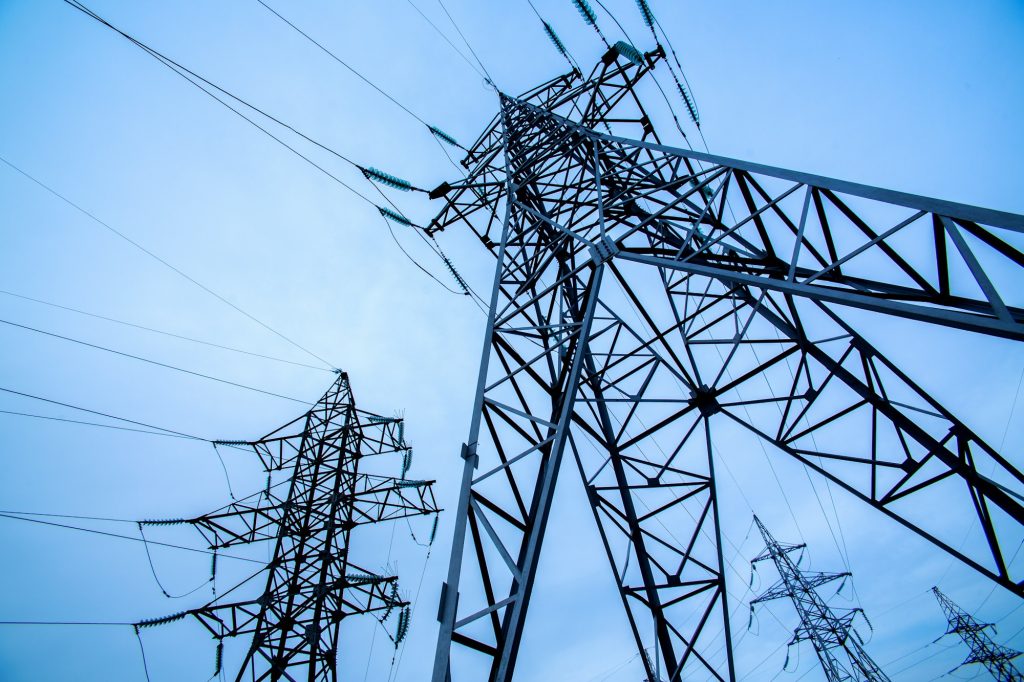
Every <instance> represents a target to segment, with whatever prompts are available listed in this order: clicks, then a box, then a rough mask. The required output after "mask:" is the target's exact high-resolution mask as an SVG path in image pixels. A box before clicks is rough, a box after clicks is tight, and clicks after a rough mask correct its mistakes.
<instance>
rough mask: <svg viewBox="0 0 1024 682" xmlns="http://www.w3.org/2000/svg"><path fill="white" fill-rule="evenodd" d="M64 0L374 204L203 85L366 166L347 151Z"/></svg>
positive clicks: (98, 16)
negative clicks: (293, 124)
mask: <svg viewBox="0 0 1024 682" xmlns="http://www.w3.org/2000/svg"><path fill="white" fill-rule="evenodd" d="M64 2H65V3H67V4H68V5H70V6H71V7H74V8H75V9H77V10H79V11H80V12H82V13H83V14H85V15H86V16H89V17H91V18H92V19H95V20H96V21H98V22H99V23H101V24H103V25H104V26H106V27H107V28H109V29H111V30H112V31H114V32H115V33H117V34H119V35H120V36H122V37H124V38H126V39H127V40H128V41H129V42H131V43H132V44H133V45H135V46H136V47H139V48H140V49H142V50H143V51H144V52H146V53H147V54H149V55H150V56H151V57H153V58H154V59H156V60H157V61H159V62H160V63H161V64H163V65H164V66H166V67H167V68H169V69H170V70H171V71H173V72H174V73H176V74H178V75H179V76H181V77H182V78H184V79H185V80H187V81H188V82H189V83H191V84H192V85H194V86H195V87H197V88H199V89H200V90H202V91H203V92H204V93H206V94H207V95H208V96H210V97H212V98H213V99H214V100H216V101H217V102H219V103H220V104H221V105H223V106H225V107H227V108H228V109H230V110H231V111H233V112H234V113H235V114H237V115H238V116H239V117H241V118H243V119H244V120H246V121H247V122H248V123H250V124H251V125H253V126H254V127H256V128H258V129H259V130H260V131H262V132H263V133H264V134H266V135H268V136H269V137H270V138H272V139H273V140H275V141H276V142H278V143H279V144H281V145H282V146H284V147H285V148H287V149H289V150H290V151H291V152H292V153H294V154H295V155H297V156H298V157H300V158H301V159H303V160H304V161H306V162H307V163H309V164H310V165H312V166H313V167H314V168H316V169H317V170H319V171H320V172H322V173H324V174H325V175H327V176H328V177H329V178H331V179H332V180H334V181H335V182H337V183H338V184H340V185H341V186H342V187H344V188H345V189H347V190H349V191H350V192H352V193H353V194H355V195H356V196H357V197H359V198H360V199H362V200H363V201H365V202H367V203H369V204H372V205H375V204H373V201H371V200H370V199H369V198H367V197H366V196H365V195H364V194H362V193H361V192H359V191H358V190H356V189H355V188H353V187H352V186H351V185H349V184H348V183H346V182H345V181H344V180H342V179H341V178H339V177H338V176H336V175H334V174H333V173H331V172H330V171H328V170H327V169H326V168H324V167H323V166H321V165H319V164H317V163H316V162H315V161H313V160H312V159H310V158H309V157H308V156H306V155H304V154H302V153H301V152H299V151H298V150H297V149H295V148H294V147H292V146H291V145H289V144H288V143H287V142H285V141H284V140H282V139H281V138H279V137H277V136H276V135H274V134H273V133H271V132H270V131H269V130H267V129H266V128H264V127H263V126H261V125H260V124H259V123H257V122H255V121H254V120H252V119H251V118H249V117H248V116H246V115H245V114H243V113H242V112H240V111H239V110H238V109H235V108H234V107H232V106H231V105H230V104H228V103H227V102H225V101H224V100H222V99H221V98H220V97H218V96H217V95H215V94H214V93H213V92H211V91H210V90H209V89H207V88H206V87H204V86H203V84H205V85H206V86H209V87H210V88H213V89H214V90H216V91H217V92H220V93H222V94H223V95H226V96H227V97H229V98H231V99H233V100H234V101H236V102H238V103H239V104H241V105H242V106H244V107H246V108H248V109H251V110H252V111H254V112H256V113H258V114H260V115H261V116H263V117H265V118H267V119H269V120H271V121H273V122H274V123H276V124H278V125H280V126H282V127H283V128H286V129H288V130H290V131H291V132H293V133H295V134H296V135H298V136H299V137H301V138H302V139H304V140H306V141H307V142H310V143H311V144H313V145H315V146H317V147H319V148H320V149H323V150H324V151H326V152H328V153H330V154H332V155H334V156H336V157H337V158H339V159H341V160H342V161H344V162H346V163H348V164H350V165H352V166H354V167H355V168H357V169H360V170H362V169H363V168H364V166H362V165H360V164H358V163H356V162H355V161H353V160H352V159H350V158H348V157H347V156H345V155H344V154H342V153H340V152H338V151H337V150H335V149H332V148H331V147H328V146H327V145H325V144H323V143H321V142H319V141H317V140H315V139H313V138H312V137H310V136H308V135H306V134H305V133H303V132H301V131H300V130H298V129H296V128H295V127H293V126H291V125H289V124H288V123H285V122H284V121H282V120H281V119H279V118H277V117H275V116H273V115H271V114H269V113H267V112H266V111H264V110H263V109H261V108H259V107H257V106H256V105H254V104H251V103H249V102H248V101H246V100H244V99H242V98H241V97H239V96H237V95H235V94H233V93H231V92H229V91H228V90H226V89H224V88H223V87H221V86H219V85H217V84H216V83H214V82H212V81H210V80H209V79H207V78H204V77H203V76H201V75H199V74H198V73H196V72H195V71H193V70H191V69H189V68H188V67H186V66H183V65H182V64H180V63H179V62H177V61H175V60H173V59H171V58H170V57H168V56H167V55H165V54H163V53H162V52H159V51H158V50H156V49H154V48H152V47H150V46H149V45H147V44H146V43H143V42H142V41H141V40H138V39H137V38H135V37H133V36H132V35H130V34H128V33H126V32H125V31H122V30H121V29H119V28H117V27H116V26H114V25H113V24H111V23H110V22H108V21H107V20H106V19H104V18H103V17H101V16H100V15H98V14H96V13H95V12H93V11H92V10H90V9H89V8H88V7H86V6H85V5H83V4H82V3H81V2H79V1H78V0H64Z"/></svg>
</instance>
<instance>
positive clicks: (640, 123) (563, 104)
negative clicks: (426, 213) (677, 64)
mask: <svg viewBox="0 0 1024 682" xmlns="http://www.w3.org/2000/svg"><path fill="white" fill-rule="evenodd" d="M644 57H645V60H646V61H645V62H644V63H643V64H639V65H638V64H634V63H633V62H631V61H629V60H628V59H624V58H619V55H618V54H617V53H616V52H615V50H614V49H612V50H611V51H609V52H608V54H606V55H605V58H604V59H602V60H601V62H599V63H598V64H597V66H595V67H594V69H593V71H592V72H591V73H590V75H589V76H588V77H586V78H581V77H580V74H579V73H578V72H570V73H567V74H565V75H562V76H559V77H558V78H555V79H553V80H551V81H549V82H547V83H545V84H543V85H541V86H539V87H536V88H533V89H532V90H530V91H527V92H525V93H523V94H522V95H520V99H522V100H523V101H528V102H531V103H533V104H535V105H537V106H539V107H541V108H543V109H545V110H548V111H558V112H561V113H563V114H564V115H566V116H569V117H571V118H573V119H574V120H576V121H579V122H580V123H582V124H583V125H588V126H596V125H599V124H601V123H602V122H603V121H605V120H606V119H608V118H609V116H610V114H611V112H612V111H613V110H615V109H616V108H617V107H619V105H620V104H623V102H624V100H626V103H627V104H630V105H633V106H634V107H635V109H631V113H630V114H624V115H623V119H622V120H621V121H620V123H634V124H636V127H637V130H638V132H639V133H640V134H641V135H643V136H644V137H647V136H648V135H655V132H654V128H653V127H652V126H651V123H650V120H649V119H648V118H647V114H646V112H645V111H644V109H643V107H642V106H641V105H640V102H639V100H638V99H636V95H635V94H634V93H633V86H635V85H636V83H638V82H639V81H640V80H642V79H643V78H644V77H645V76H646V75H647V74H648V73H649V72H650V71H651V70H652V69H653V68H654V67H655V65H656V64H657V62H658V60H660V59H663V58H664V53H663V51H662V50H660V49H658V50H655V51H653V52H650V53H648V54H646V55H644ZM502 136H503V131H502V128H501V119H500V117H495V118H494V119H493V120H492V121H491V122H490V124H489V125H488V126H487V128H486V129H485V130H484V133H483V134H482V135H481V136H480V138H478V139H477V141H476V142H475V143H474V144H473V145H472V146H471V147H470V148H469V150H468V151H467V154H466V157H465V159H464V160H463V161H462V165H463V166H464V167H465V168H466V169H467V171H468V174H467V176H466V177H465V179H463V180H460V181H458V182H452V183H450V184H449V183H444V184H443V185H441V186H440V187H438V188H437V189H435V190H434V191H433V192H431V198H440V197H444V200H445V205H444V208H442V209H441V211H440V212H439V213H438V215H437V216H436V217H435V218H434V219H433V220H432V221H431V222H430V224H429V225H428V227H427V231H428V232H429V233H432V234H433V233H436V232H440V231H443V230H444V229H445V228H446V227H448V226H450V225H453V224H457V223H465V224H466V225H468V226H469V227H470V229H472V230H473V231H474V232H475V233H476V234H477V236H478V237H479V238H480V239H481V240H483V242H484V244H485V245H486V246H488V248H490V249H491V250H492V251H494V249H495V247H496V242H495V241H494V237H495V234H496V230H497V229H499V228H500V224H501V216H500V210H499V206H500V203H501V200H502V198H503V194H504V189H505V179H506V178H505V160H504V157H503V146H502ZM655 139H657V138H655ZM481 224H482V225H483V227H480V225H481Z"/></svg>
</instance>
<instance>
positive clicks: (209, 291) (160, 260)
mask: <svg viewBox="0 0 1024 682" xmlns="http://www.w3.org/2000/svg"><path fill="white" fill-rule="evenodd" d="M0 161H2V162H3V163H4V164H6V165H7V166H9V167H10V168H12V169H13V170H15V171H17V172H18V173H20V174H21V175H23V176H24V177H26V178H28V179H29V180H31V181H32V182H34V183H35V184H37V185H39V186H40V187H42V188H43V189H45V190H46V191H47V192H49V193H50V194H52V195H53V196H55V197H57V198H58V199H60V200H61V201H63V202H64V203H66V204H67V205H68V206H70V207H72V208H73V209H75V210H76V211H78V212H79V213H81V214H83V215H85V216H86V217H87V218H89V219H90V220H92V221H93V222H95V223H96V224H98V225H100V226H102V227H104V228H106V229H107V230H109V231H110V232H112V233H113V234H115V235H117V236H118V237H120V238H121V239H123V240H124V241H126V242H128V243H129V244H131V245H132V246H134V247H135V248H136V249H138V250H139V251H142V252H143V253H144V254H146V255H147V256H149V257H150V258H152V259H153V260H155V261H157V262H158V263H160V264H161V265H163V266H164V267H166V268H168V269H170V270H172V271H173V272H174V273H175V274H177V275H179V276H180V277H182V278H184V279H186V280H188V281H189V282H190V283H191V284H193V285H195V286H197V287H199V288H200V289H202V290H203V291H204V292H206V293H207V294H209V295H211V296H213V297H214V298H216V299H217V300H218V301H220V302H221V303H224V304H225V305H227V306H228V307H230V308H232V309H233V310H235V311H236V312H238V313H240V314H241V315H244V316H245V317H247V318H249V319H250V320H252V321H253V322H255V323H256V324H258V325H259V326H261V327H263V328H264V329H266V330H267V331H269V332H270V333H272V334H274V335H275V336H278V337H279V338H281V339H283V340H284V341H287V342H288V343H289V344H291V345H292V346H294V347H295V348H298V349H299V350H301V351H302V352H303V353H306V354H307V355H309V356H310V357H312V358H314V359H316V360H319V361H320V362H322V363H323V364H324V365H325V366H326V367H329V368H331V369H334V365H332V364H331V363H329V362H328V361H327V360H324V359H323V358H322V357H320V356H319V355H317V354H316V353H314V352H313V351H311V350H309V349H308V348H305V347H304V346H301V345H299V344H298V343H297V342H296V341H294V340H292V339H291V338H289V337H288V336H285V335H284V334H282V333H281V332H279V331H277V330H276V329H274V328H273V327H271V326H270V325H268V324H267V323H266V322H263V321H262V320H260V319H259V318H257V317H255V316H254V315H252V314H251V313H249V312H247V311H245V310H243V309H242V308H241V307H239V306H237V305H235V304H234V303H232V302H231V301H229V300H228V299H226V298H224V297H223V296H221V295H220V294H218V293H217V292H216V291H214V290H213V289H211V288H209V287H208V286H206V285H205V284H203V283H202V282H200V281H199V280H197V279H195V278H194V277H192V276H191V275H188V274H186V273H185V272H184V271H183V270H180V269H179V268H177V267H175V266H174V265H172V264H171V263H170V262H168V261H166V260H164V259H163V258H161V257H160V256H158V255H156V253H154V252H153V251H150V250H149V249H147V248H146V247H144V246H142V244H140V243H138V242H137V241H135V240H133V239H132V238H131V237H129V236H128V235H126V234H124V233H123V232H121V231H119V230H117V229H115V228H114V227H112V226H111V225H110V224H109V223H106V222H104V221H102V220H100V219H99V218H97V217H96V216H95V215H94V214H92V213H90V212H89V211H87V210H86V209H84V208H82V207H81V206H79V205H78V204H76V203H75V202H73V201H71V200H70V199H68V198H67V197H66V196H64V195H63V194H61V193H60V192H58V191H57V190H55V189H53V188H52V187H50V186H49V185H47V184H46V183H44V182H42V181H41V180H39V179H37V178H35V177H34V176H32V175H30V174H28V173H27V172H25V171H24V170H22V169H21V168H19V167H17V166H15V165H14V164H13V163H11V162H10V161H8V160H7V159H5V158H4V157H3V156H0Z"/></svg>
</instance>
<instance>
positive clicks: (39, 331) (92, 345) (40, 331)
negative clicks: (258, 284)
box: [0, 319, 309, 405]
mask: <svg viewBox="0 0 1024 682" xmlns="http://www.w3.org/2000/svg"><path fill="white" fill-rule="evenodd" d="M0 324H6V325H8V326H9V327H15V328H17V329H23V330H25V331H30V332H34V333H36V334H41V335H44V336H49V337H52V338H55V339H60V340H61V341H68V342H70V343H75V344H78V345H80V346H85V347H87V348H93V349H95V350H101V351H105V352H107V353H112V354H114V355H120V356H121V357H125V358H130V359H132V360H138V361H140V362H145V363H147V364H150V365H154V366H157V367H162V368H164V369H170V370H174V371H175V372H181V373H183V374H190V375H192V376H195V377H199V378H201V379H209V380H210V381H216V382H218V383H221V384H227V385H229V386H235V387H236V388H243V389H245V390H247V391H253V392H255V393H262V394H264V395H269V396H273V397H275V398H282V399H283V400H290V401H292V402H296V403H301V404H303V405H308V404H309V402H308V401H306V400H302V399H300V398H293V397H291V396H287V395H282V394H280V393H274V392H273V391H267V390H264V389H262V388H256V387H255V386H249V385H246V384H241V383H238V382H236V381H230V380H228V379H221V378H219V377H215V376H212V375H210V374H203V373H202V372H196V371H193V370H191V369H185V368H183V367H178V366H177V365H171V364H169V363H166V362H160V361H158V360H153V359H151V358H145V357H142V356H141V355H133V354H131V353H126V352H124V351H119V350H115V349H113V348H107V347H106V346H101V345H99V344H95V343H89V342H87V341H82V340H81V339H75V338H72V337H70V336H63V335H61V334H56V333H54V332H48V331H46V330H43V329H37V328H36V327H30V326H28V325H25V324H18V323H17V322H12V321H10V320H4V319H0Z"/></svg>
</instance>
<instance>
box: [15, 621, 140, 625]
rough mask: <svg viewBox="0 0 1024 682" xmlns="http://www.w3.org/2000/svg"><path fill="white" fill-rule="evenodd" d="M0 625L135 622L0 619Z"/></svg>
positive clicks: (117, 623)
mask: <svg viewBox="0 0 1024 682" xmlns="http://www.w3.org/2000/svg"><path fill="white" fill-rule="evenodd" d="M0 625H135V623H128V622H124V621H84V620H0Z"/></svg>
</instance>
